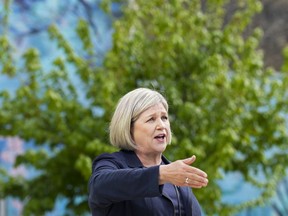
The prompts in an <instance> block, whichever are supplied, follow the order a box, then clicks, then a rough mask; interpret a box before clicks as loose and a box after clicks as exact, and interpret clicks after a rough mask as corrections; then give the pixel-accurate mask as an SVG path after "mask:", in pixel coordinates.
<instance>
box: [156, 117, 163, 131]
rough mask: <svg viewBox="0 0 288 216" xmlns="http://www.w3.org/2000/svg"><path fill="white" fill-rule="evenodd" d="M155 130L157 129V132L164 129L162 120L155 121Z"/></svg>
mask: <svg viewBox="0 0 288 216" xmlns="http://www.w3.org/2000/svg"><path fill="white" fill-rule="evenodd" d="M156 128H157V129H159V130H161V129H164V128H165V123H164V122H163V121H162V119H160V120H158V121H157V125H156Z"/></svg>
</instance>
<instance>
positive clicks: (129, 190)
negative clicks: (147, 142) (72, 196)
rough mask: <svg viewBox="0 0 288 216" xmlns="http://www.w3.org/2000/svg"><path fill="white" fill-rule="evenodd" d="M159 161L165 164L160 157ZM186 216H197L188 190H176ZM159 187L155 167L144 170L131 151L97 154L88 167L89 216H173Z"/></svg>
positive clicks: (167, 200)
mask: <svg viewBox="0 0 288 216" xmlns="http://www.w3.org/2000/svg"><path fill="white" fill-rule="evenodd" d="M162 161H163V162H164V164H168V163H169V161H168V160H167V159H166V158H165V157H164V156H163V157H162ZM177 188H178V191H179V194H180V197H182V204H183V207H184V209H185V212H186V216H192V215H193V216H200V215H201V210H200V205H199V203H198V201H197V199H196V197H195V196H194V194H193V192H192V190H191V188H190V187H177ZM162 189H163V185H159V166H152V167H148V168H145V167H143V165H142V163H141V161H140V160H139V158H138V157H137V155H136V154H135V153H134V152H133V151H124V150H121V151H119V152H115V153H112V154H108V153H105V154H101V155H100V156H98V157H96V158H95V160H94V161H93V165H92V175H91V177H90V180H89V186H88V191H89V198H88V203H89V207H90V209H91V212H92V215H93V216H170V215H171V216H173V215H174V212H175V211H174V206H173V203H172V201H171V200H169V199H167V196H165V194H163V192H162Z"/></svg>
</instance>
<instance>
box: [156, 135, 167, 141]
mask: <svg viewBox="0 0 288 216" xmlns="http://www.w3.org/2000/svg"><path fill="white" fill-rule="evenodd" d="M165 137H166V134H164V133H163V134H158V135H157V136H155V137H154V138H155V139H158V140H163V139H164V138H165Z"/></svg>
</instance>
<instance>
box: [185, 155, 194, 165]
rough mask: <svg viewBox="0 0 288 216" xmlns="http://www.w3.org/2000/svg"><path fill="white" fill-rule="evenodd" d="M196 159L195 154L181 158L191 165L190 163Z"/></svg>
mask: <svg viewBox="0 0 288 216" xmlns="http://www.w3.org/2000/svg"><path fill="white" fill-rule="evenodd" d="M195 160H196V156H195V155H193V156H192V157H190V158H186V159H184V160H182V161H183V162H184V163H185V164H187V165H191V164H192V163H194V161H195Z"/></svg>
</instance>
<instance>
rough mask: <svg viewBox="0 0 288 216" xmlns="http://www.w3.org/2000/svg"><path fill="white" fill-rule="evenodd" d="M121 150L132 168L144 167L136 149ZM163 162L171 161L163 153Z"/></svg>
mask: <svg viewBox="0 0 288 216" xmlns="http://www.w3.org/2000/svg"><path fill="white" fill-rule="evenodd" d="M120 152H121V153H122V154H123V156H124V158H125V160H126V163H127V165H128V166H129V167H131V168H133V167H134V168H136V167H144V166H143V164H142V163H141V161H140V159H139V158H138V157H137V155H136V153H135V152H134V151H128V150H120ZM162 162H163V163H164V164H169V163H170V161H169V160H167V158H166V157H164V156H163V155H162Z"/></svg>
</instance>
